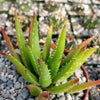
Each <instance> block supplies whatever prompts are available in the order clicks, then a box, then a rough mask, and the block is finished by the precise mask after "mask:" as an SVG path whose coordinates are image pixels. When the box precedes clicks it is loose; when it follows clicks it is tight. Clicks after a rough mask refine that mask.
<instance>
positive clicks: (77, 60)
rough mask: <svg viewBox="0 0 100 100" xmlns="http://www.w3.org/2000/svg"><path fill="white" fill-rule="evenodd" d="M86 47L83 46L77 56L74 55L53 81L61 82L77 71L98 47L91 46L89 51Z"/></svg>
mask: <svg viewBox="0 0 100 100" xmlns="http://www.w3.org/2000/svg"><path fill="white" fill-rule="evenodd" d="M84 49H85V47H84V48H82V49H81V50H80V52H79V53H78V54H77V56H75V57H73V58H72V60H71V61H70V62H69V63H68V64H66V65H65V66H63V67H62V68H61V70H60V72H58V73H57V75H56V76H55V77H54V78H53V83H58V82H61V81H63V80H65V79H67V78H68V77H69V76H71V75H72V74H73V72H75V70H76V69H78V68H79V67H80V66H81V65H82V64H83V63H84V62H85V61H86V60H87V58H88V57H89V56H90V55H91V54H92V53H93V52H95V51H96V50H97V48H96V47H93V48H90V49H88V50H87V51H85V50H84Z"/></svg>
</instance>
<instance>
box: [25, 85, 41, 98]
mask: <svg viewBox="0 0 100 100" xmlns="http://www.w3.org/2000/svg"><path fill="white" fill-rule="evenodd" d="M27 87H28V89H29V91H30V93H31V94H32V95H33V96H38V95H39V94H40V93H42V90H41V88H40V87H38V86H36V85H34V84H31V85H28V86H27Z"/></svg>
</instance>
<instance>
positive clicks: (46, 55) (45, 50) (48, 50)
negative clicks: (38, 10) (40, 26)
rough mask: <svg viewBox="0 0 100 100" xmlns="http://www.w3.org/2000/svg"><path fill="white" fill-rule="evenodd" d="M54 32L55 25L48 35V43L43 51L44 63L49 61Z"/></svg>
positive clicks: (51, 27)
mask: <svg viewBox="0 0 100 100" xmlns="http://www.w3.org/2000/svg"><path fill="white" fill-rule="evenodd" d="M52 31H53V23H52V24H51V26H50V28H49V31H48V35H47V38H46V42H45V44H44V48H43V51H42V58H43V60H44V61H47V59H48V57H49V54H50V46H51V38H52Z"/></svg>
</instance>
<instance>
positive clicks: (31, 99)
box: [27, 98, 35, 100]
mask: <svg viewBox="0 0 100 100" xmlns="http://www.w3.org/2000/svg"><path fill="white" fill-rule="evenodd" d="M27 100H35V99H33V98H28V99H27Z"/></svg>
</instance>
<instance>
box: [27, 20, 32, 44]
mask: <svg viewBox="0 0 100 100" xmlns="http://www.w3.org/2000/svg"><path fill="white" fill-rule="evenodd" d="M30 20H31V21H30V22H31V23H30V27H29V36H28V44H29V45H30V36H31V28H32V18H30Z"/></svg>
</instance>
